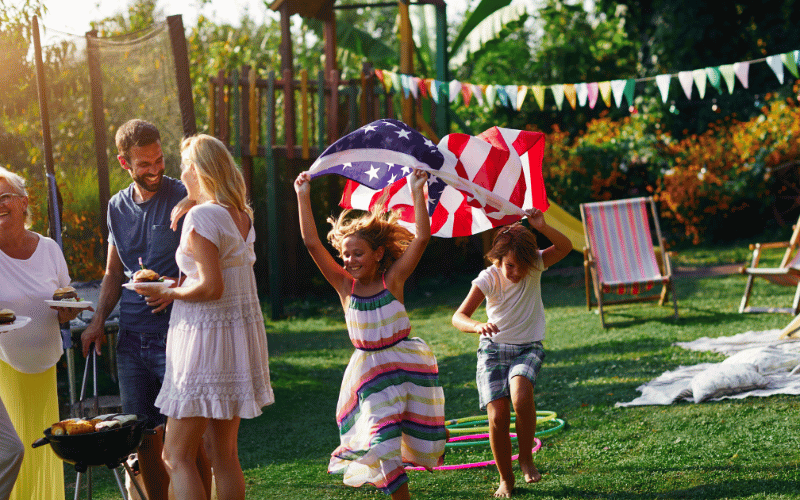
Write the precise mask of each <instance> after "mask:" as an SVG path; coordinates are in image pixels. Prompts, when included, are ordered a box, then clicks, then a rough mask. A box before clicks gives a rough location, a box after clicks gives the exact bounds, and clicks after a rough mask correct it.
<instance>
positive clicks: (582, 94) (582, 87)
mask: <svg viewBox="0 0 800 500" xmlns="http://www.w3.org/2000/svg"><path fill="white" fill-rule="evenodd" d="M575 94H576V95H577V96H578V106H580V107H582V108H583V107H586V100H587V99H588V98H589V85H588V84H586V83H576V84H575Z"/></svg>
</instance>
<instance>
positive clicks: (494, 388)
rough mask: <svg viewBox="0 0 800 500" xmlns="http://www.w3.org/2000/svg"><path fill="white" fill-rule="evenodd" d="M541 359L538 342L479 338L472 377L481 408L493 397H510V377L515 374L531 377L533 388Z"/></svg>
mask: <svg viewBox="0 0 800 500" xmlns="http://www.w3.org/2000/svg"><path fill="white" fill-rule="evenodd" d="M543 360H544V347H543V346H542V343H541V342H532V343H530V344H522V345H516V344H499V343H495V342H492V341H491V340H487V339H481V342H480V345H479V346H478V370H477V374H476V376H475V379H476V382H477V385H478V400H479V403H480V408H481V410H485V409H486V406H487V405H488V404H489V403H491V402H492V401H494V400H496V399H500V398H504V397H511V379H512V378H514V377H516V376H523V377H525V378H527V379H528V380H530V381H531V385H533V388H534V389H535V388H536V377H537V375H539V370H540V369H541V367H542V361H543Z"/></svg>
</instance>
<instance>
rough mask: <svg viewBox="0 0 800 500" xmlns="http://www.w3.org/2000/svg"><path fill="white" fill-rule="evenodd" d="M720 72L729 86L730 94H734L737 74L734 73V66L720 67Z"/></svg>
mask: <svg viewBox="0 0 800 500" xmlns="http://www.w3.org/2000/svg"><path fill="white" fill-rule="evenodd" d="M719 72H720V73H722V78H724V79H725V83H727V84H728V93H729V94H733V86H734V85H736V74H735V73H734V71H733V64H725V65H723V66H720V67H719Z"/></svg>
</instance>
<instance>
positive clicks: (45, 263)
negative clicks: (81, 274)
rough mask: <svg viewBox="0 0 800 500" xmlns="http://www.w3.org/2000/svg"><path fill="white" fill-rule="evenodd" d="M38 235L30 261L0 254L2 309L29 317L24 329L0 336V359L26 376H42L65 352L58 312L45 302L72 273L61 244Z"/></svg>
mask: <svg viewBox="0 0 800 500" xmlns="http://www.w3.org/2000/svg"><path fill="white" fill-rule="evenodd" d="M38 236H39V243H38V244H37V245H36V250H35V251H34V252H33V255H31V256H30V258H28V259H25V260H22V259H14V258H12V257H9V256H8V255H6V254H5V253H4V252H2V251H0V309H5V308H8V309H11V310H12V311H14V313H16V315H17V316H29V317H30V318H31V322H30V323H28V324H27V325H25V326H24V327H22V328H19V329H17V330H12V331H9V332H3V333H0V359H2V360H3V361H5V362H6V363H8V364H9V365H11V366H12V367H14V369H16V370H17V371H20V372H23V373H41V372H43V371H45V370H47V369H49V368H50V367H52V366H53V365H55V364H56V363H57V362H58V360H59V358H61V354H62V353H63V352H64V348H63V347H62V342H61V333H60V331H59V328H58V311H56V310H55V309H50V306H49V305H47V304H45V303H44V301H45V300H47V299H52V298H53V292H54V291H55V290H56V288H61V287H65V286H67V285H69V282H70V279H69V273H68V272H67V263H66V261H65V260H64V255H63V254H62V253H61V248H59V246H58V243H56V242H55V241H53V240H51V239H50V238H46V237H44V236H41V235H38Z"/></svg>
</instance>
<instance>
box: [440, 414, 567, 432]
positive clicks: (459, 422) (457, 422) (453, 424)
mask: <svg viewBox="0 0 800 500" xmlns="http://www.w3.org/2000/svg"><path fill="white" fill-rule="evenodd" d="M516 416H517V414H516V413H514V412H511V418H512V422H513V419H514V418H516ZM554 418H556V412H554V411H537V412H536V422H537V423H540V422H547V421H548V420H553V419H554ZM469 422H473V423H478V422H483V423H488V420H487V419H486V415H474V416H472V417H461V418H454V419H451V420H447V421H445V423H444V425H445V426H446V427H448V428H457V427H465V426H466V425H469ZM473 425H474V424H473Z"/></svg>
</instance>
